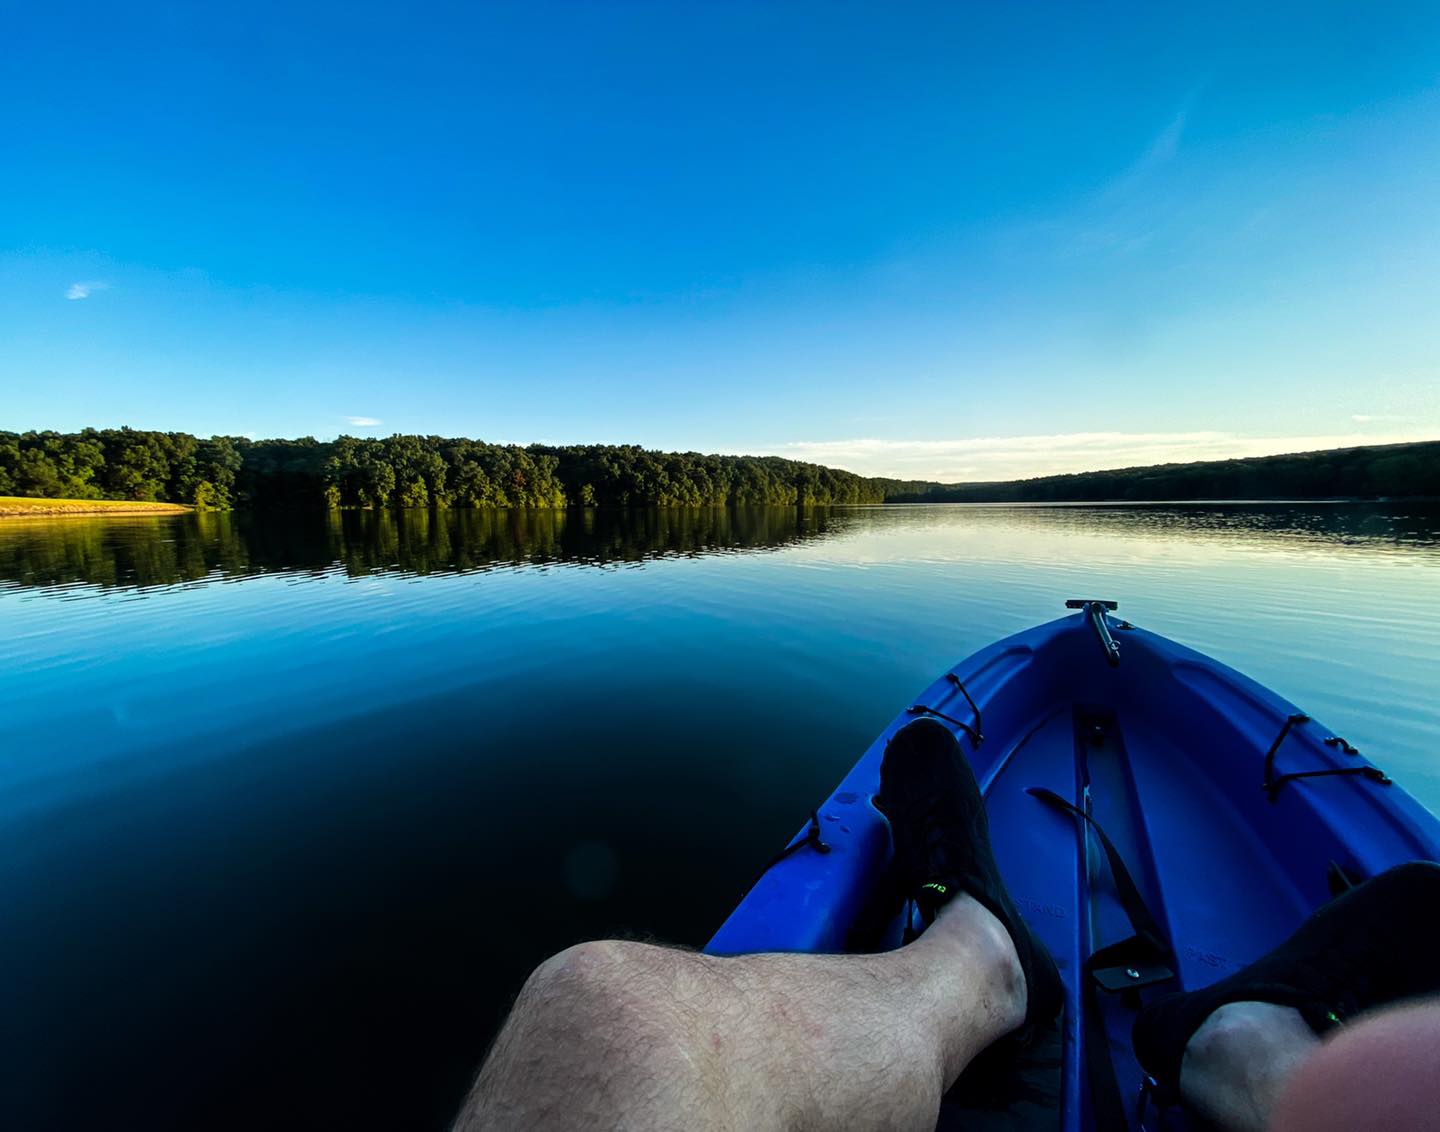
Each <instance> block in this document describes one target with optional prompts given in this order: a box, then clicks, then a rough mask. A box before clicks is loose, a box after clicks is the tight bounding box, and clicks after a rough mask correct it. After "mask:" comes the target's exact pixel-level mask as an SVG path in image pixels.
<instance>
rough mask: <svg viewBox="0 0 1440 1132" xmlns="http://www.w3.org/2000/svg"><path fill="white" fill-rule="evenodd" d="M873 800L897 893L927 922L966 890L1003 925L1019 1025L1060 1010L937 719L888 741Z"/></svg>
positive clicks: (1052, 977)
mask: <svg viewBox="0 0 1440 1132" xmlns="http://www.w3.org/2000/svg"><path fill="white" fill-rule="evenodd" d="M875 805H876V806H877V808H878V809H879V810H880V811H881V813H883V814H884V815H885V816H886V817H887V818H888V819H889V821H890V833H891V837H892V840H893V841H894V845H895V868H896V873H897V878H898V880H899V883H900V886H901V889H902V891H903V892H904V894H905V895H906V896H907V897H910V898H912V899H914V901H915V905H916V907H917V908H918V909H919V911H920V916H921V918H922V919H923V921H924V922H925V924H926V925H927V926H928V925H929V924H930V923H932V922H933V921H934V919H935V915H936V913H937V912H938V911H939V910H940V908H941V907H942V906H944V905H945V904H947V903H948V902H949V901H950V900H952V899H953V898H954V897H955V895H956V894H957V893H961V892H964V893H968V894H969V895H970V896H973V897H974V898H975V899H976V900H978V901H979V902H980V903H981V904H982V905H984V907H985V908H986V909H987V910H988V911H989V912H990V913H991V914H992V915H994V917H995V918H996V919H997V920H999V921H1000V923H1001V924H1003V925H1004V927H1005V930H1006V931H1007V932H1009V933H1010V939H1011V940H1012V941H1013V942H1014V944H1015V951H1016V953H1017V954H1018V955H1019V957H1020V967H1021V969H1022V970H1023V971H1024V972H1025V984H1026V988H1027V994H1026V1000H1027V1004H1026V1009H1025V1025H1026V1027H1027V1028H1028V1027H1029V1026H1030V1025H1031V1024H1033V1023H1046V1022H1049V1021H1050V1020H1051V1019H1053V1018H1054V1017H1055V1015H1057V1014H1058V1013H1059V1012H1060V1006H1061V1004H1062V1002H1063V999H1064V989H1063V986H1062V984H1061V982H1060V973H1059V971H1057V970H1056V968H1055V961H1054V960H1053V959H1052V958H1051V957H1050V953H1049V952H1048V951H1046V950H1045V945H1044V944H1043V943H1041V942H1040V941H1039V940H1038V939H1036V938H1035V936H1034V934H1033V933H1032V932H1031V931H1030V928H1029V927H1028V926H1027V925H1026V923H1025V921H1024V920H1023V919H1021V918H1020V913H1019V912H1018V911H1017V910H1016V908H1015V904H1014V902H1013V901H1012V900H1011V899H1010V894H1009V893H1008V892H1007V891H1006V890H1005V882H1004V881H1003V880H1001V879H1000V870H999V868H998V867H997V866H996V864H995V855H994V853H993V852H992V851H991V848H990V819H989V817H988V816H987V814H986V813H985V800H984V799H983V798H982V797H981V796H980V787H979V784H978V783H976V781H975V773H974V772H973V771H972V770H971V769H970V763H969V760H967V759H966V758H965V753H964V751H962V750H961V749H960V744H959V743H958V742H957V741H956V739H955V736H954V735H952V734H951V733H950V732H949V731H948V730H947V729H946V728H945V726H944V725H943V724H941V723H939V722H937V721H936V720H933V719H917V720H915V721H914V722H912V723H908V724H906V725H905V726H904V727H903V728H901V729H900V730H899V731H897V732H896V733H895V734H894V735H893V736H892V737H891V739H890V742H889V744H888V745H887V746H886V748H885V758H884V759H883V760H882V761H881V763H880V793H879V794H877V795H876V796H875Z"/></svg>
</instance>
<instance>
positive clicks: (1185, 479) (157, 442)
mask: <svg viewBox="0 0 1440 1132" xmlns="http://www.w3.org/2000/svg"><path fill="white" fill-rule="evenodd" d="M0 495H21V496H30V497H44V498H65V499H126V500H139V501H152V502H170V503H187V504H192V505H194V506H197V507H199V508H201V509H215V510H224V509H228V508H230V507H235V506H316V507H391V506H393V507H576V506H578V507H589V506H660V507H671V506H718V505H726V504H740V505H748V504H783V505H802V506H805V505H825V504H844V503H907V502H910V503H913V502H925V503H936V502H971V503H981V502H986V503H1055V502H1086V501H1091V502H1093V501H1100V500H1142V499H1143V500H1161V499H1173V500H1182V499H1320V498H1329V497H1356V498H1375V497H1377V496H1391V497H1416V496H1435V497H1440V442H1429V443H1423V444H1397V445H1386V446H1383V447H1371V448H1343V449H1337V450H1335V451H1331V452H1305V453H1299V454H1296V455H1291V456H1262V457H1257V458H1254V459H1248V460H1219V461H1208V462H1205V463H1197V464H1162V465H1159V466H1156V467H1148V468H1125V469H1121V470H1118V471H1109V472H1085V473H1081V474H1079V475H1067V476H1046V477H1043V478H1041V479H1029V480H1015V481H1011V482H1005V483H970V484H940V483H929V482H924V481H905V480H895V479H883V478H875V477H866V476H859V475H856V474H854V473H853V472H846V471H841V470H839V469H836V468H826V467H822V466H821V465H818V464H806V463H801V462H799V461H796V460H785V459H781V458H780V457H778V456H715V455H702V454H700V453H698V452H654V451H650V450H648V449H644V448H640V447H637V446H635V445H593V444H592V445H573V446H566V447H555V446H551V445H544V444H531V445H527V446H524V447H522V446H519V445H507V444H486V443H484V442H482V441H478V440H466V439H462V438H454V439H447V438H443V437H438V436H390V437H385V438H364V439H361V438H357V437H351V436H342V437H340V438H339V439H337V440H333V441H317V440H313V439H311V438H309V437H306V438H303V439H300V440H253V441H252V440H248V439H245V438H243V437H229V436H212V437H210V438H208V439H203V438H201V437H197V436H192V435H190V434H189V433H183V432H147V431H142V430H138V429H129V428H119V429H85V430H84V431H83V432H76V433H59V432H25V433H15V432H0Z"/></svg>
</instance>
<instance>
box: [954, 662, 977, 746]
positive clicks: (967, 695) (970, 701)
mask: <svg viewBox="0 0 1440 1132" xmlns="http://www.w3.org/2000/svg"><path fill="white" fill-rule="evenodd" d="M945 679H947V680H949V681H950V683H952V684H954V685H955V687H957V688H959V689H960V694H961V695H962V696H964V697H965V702H966V703H967V704H969V705H970V710H971V711H973V712H974V713H975V730H974V731H972V732H971V733H970V738H971V739H973V740H974V742H975V745H976V746H977V747H978V746H979V745H980V744H981V743H983V742H984V741H985V736H984V735H982V734H981V730H982V728H981V726H980V705H979V704H977V703H976V702H975V697H974V696H972V695H971V694H970V692H969V690H968V689H967V688H966V687H965V685H964V684H962V683H961V682H960V677H958V676H956V675H955V673H953V672H947V673H945Z"/></svg>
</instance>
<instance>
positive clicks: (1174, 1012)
mask: <svg viewBox="0 0 1440 1132" xmlns="http://www.w3.org/2000/svg"><path fill="white" fill-rule="evenodd" d="M1437 927H1440V865H1436V864H1432V863H1430V862H1428V861H1412V862H1411V863H1410V864H1407V865H1397V866H1396V867H1395V868H1393V869H1389V870H1387V871H1385V872H1383V873H1381V874H1380V875H1379V876H1376V877H1372V878H1371V879H1370V880H1367V881H1365V882H1364V883H1363V884H1359V885H1356V886H1355V887H1354V888H1352V889H1350V890H1349V891H1348V892H1344V893H1342V894H1341V895H1339V896H1337V897H1336V898H1335V899H1334V900H1331V901H1330V902H1329V903H1328V904H1325V905H1323V906H1321V907H1320V908H1319V909H1318V910H1316V911H1315V912H1313V913H1312V914H1311V916H1310V918H1309V919H1308V920H1306V921H1305V922H1304V923H1303V924H1301V925H1300V927H1299V928H1297V929H1296V931H1295V934H1294V935H1292V936H1291V937H1290V938H1289V939H1287V940H1286V941H1285V942H1284V943H1282V944H1281V945H1280V946H1279V947H1277V948H1275V950H1274V951H1271V952H1270V953H1269V954H1267V955H1263V956H1261V957H1260V958H1259V959H1257V960H1256V961H1255V962H1254V963H1251V964H1250V965H1249V966H1248V967H1246V968H1244V969H1243V970H1240V971H1236V972H1235V974H1233V975H1231V976H1230V977H1229V978H1225V979H1221V980H1220V981H1219V982H1218V983H1214V984H1212V985H1211V986H1208V987H1204V988H1202V989H1200V990H1196V991H1187V992H1180V993H1176V994H1168V995H1166V996H1165V997H1163V998H1159V999H1156V1000H1155V1001H1154V1002H1152V1003H1150V1005H1148V1006H1146V1007H1145V1009H1144V1010H1142V1011H1141V1012H1140V1015H1139V1017H1138V1018H1136V1019H1135V1030H1134V1034H1133V1039H1134V1045H1135V1056H1136V1057H1137V1058H1138V1059H1139V1061H1140V1064H1141V1065H1142V1066H1144V1068H1145V1071H1146V1072H1147V1073H1148V1074H1150V1076H1151V1077H1152V1078H1154V1079H1155V1081H1156V1082H1157V1083H1158V1084H1159V1086H1160V1088H1161V1090H1162V1091H1163V1093H1164V1094H1165V1095H1167V1097H1168V1099H1172V1100H1173V1099H1178V1095H1179V1086H1180V1062H1181V1059H1182V1058H1183V1057H1184V1055H1185V1046H1186V1044H1187V1043H1188V1042H1189V1041H1190V1039H1191V1037H1193V1036H1194V1034H1195V1031H1196V1030H1198V1029H1199V1028H1200V1026H1201V1024H1202V1023H1203V1022H1204V1021H1205V1019H1206V1018H1208V1017H1210V1015H1211V1014H1212V1013H1214V1012H1215V1011H1216V1010H1217V1009H1218V1008H1219V1007H1221V1006H1224V1005H1225V1004H1226V1003H1230V1002H1269V1003H1273V1004H1275V1005H1277V1006H1290V1007H1294V1008H1295V1009H1296V1010H1298V1011H1299V1012H1300V1015H1301V1017H1303V1018H1304V1019H1305V1021H1306V1023H1307V1024H1308V1025H1309V1026H1310V1028H1311V1029H1312V1030H1314V1031H1315V1032H1316V1033H1317V1034H1323V1033H1324V1032H1325V1031H1326V1030H1329V1029H1331V1028H1332V1027H1334V1026H1336V1025H1339V1024H1341V1023H1344V1022H1348V1021H1349V1020H1350V1019H1351V1018H1353V1017H1354V1016H1355V1015H1357V1014H1359V1013H1361V1012H1363V1011H1365V1010H1370V1009H1373V1008H1375V1007H1379V1006H1385V1005H1388V1004H1390V1003H1394V1002H1399V1001H1402V1000H1404V999H1408V998H1417V997H1420V996H1422V995H1430V994H1436V993H1440V964H1437V963H1436V961H1435V948H1436V940H1435V932H1436V929H1437Z"/></svg>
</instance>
